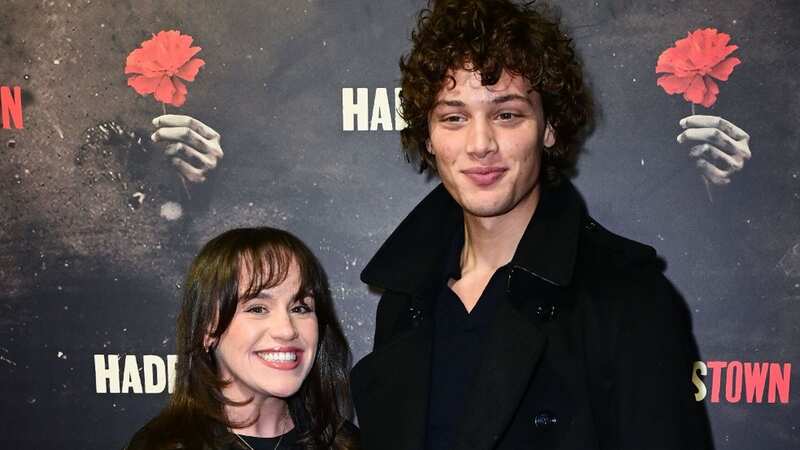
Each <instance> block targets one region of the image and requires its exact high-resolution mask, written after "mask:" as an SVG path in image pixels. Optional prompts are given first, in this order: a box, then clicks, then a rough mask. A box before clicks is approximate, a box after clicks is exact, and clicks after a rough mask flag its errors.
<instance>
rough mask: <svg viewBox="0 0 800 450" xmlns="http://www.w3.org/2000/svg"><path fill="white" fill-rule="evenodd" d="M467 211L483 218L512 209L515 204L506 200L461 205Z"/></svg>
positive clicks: (495, 215)
mask: <svg viewBox="0 0 800 450" xmlns="http://www.w3.org/2000/svg"><path fill="white" fill-rule="evenodd" d="M461 208H462V209H463V210H464V212H465V213H467V214H469V215H471V216H474V217H481V218H489V217H498V216H502V215H503V214H505V213H507V212H509V211H511V209H512V208H513V204H510V202H509V204H508V205H507V204H506V203H505V202H503V203H501V202H470V203H467V202H465V204H463V205H461Z"/></svg>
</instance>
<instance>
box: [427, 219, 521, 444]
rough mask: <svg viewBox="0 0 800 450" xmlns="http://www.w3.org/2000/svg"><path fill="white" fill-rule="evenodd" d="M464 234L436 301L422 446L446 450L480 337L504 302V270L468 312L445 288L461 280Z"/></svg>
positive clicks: (467, 390)
mask: <svg viewBox="0 0 800 450" xmlns="http://www.w3.org/2000/svg"><path fill="white" fill-rule="evenodd" d="M463 246H464V233H463V231H462V232H461V233H458V234H457V235H456V237H455V239H454V240H453V243H452V245H451V248H450V251H449V254H448V257H447V261H446V266H445V270H444V273H443V276H442V279H441V288H440V290H439V294H438V296H437V298H436V300H435V305H434V313H433V316H434V317H433V321H434V332H433V352H432V357H431V358H432V359H431V390H430V396H429V400H428V422H427V433H426V438H425V447H426V448H427V449H428V450H447V449H449V448H450V447H451V445H452V442H453V438H454V433H455V432H456V426H457V425H458V421H459V419H460V418H461V412H462V411H463V409H464V403H465V399H466V397H467V396H468V395H469V393H470V386H471V385H472V384H473V379H474V377H475V373H476V372H477V370H478V367H479V366H480V363H481V359H482V358H481V355H482V353H483V352H485V351H487V350H486V349H483V348H482V343H483V342H484V341H485V339H484V337H485V336H486V333H487V332H488V330H489V325H490V323H491V321H492V318H493V317H494V315H495V311H496V310H497V305H498V304H499V303H500V302H501V301H503V299H505V295H506V291H505V287H506V282H505V281H506V277H507V275H506V274H507V271H508V269H507V267H501V268H500V269H498V270H497V271H496V272H495V273H494V275H493V276H492V278H491V279H490V280H489V283H488V284H487V285H486V288H485V289H484V291H483V293H481V296H480V297H479V299H478V302H477V303H476V304H475V307H474V308H473V309H472V311H471V312H467V310H466V308H465V307H464V304H463V303H462V302H461V299H460V298H459V297H458V295H456V293H455V292H453V290H452V289H450V286H449V285H448V282H449V280H451V279H453V280H458V279H460V278H461V267H460V255H461V250H462V248H463Z"/></svg>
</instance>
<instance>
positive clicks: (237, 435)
mask: <svg viewBox="0 0 800 450" xmlns="http://www.w3.org/2000/svg"><path fill="white" fill-rule="evenodd" d="M233 434H235V435H236V437H237V438H239V440H240V441H242V444H244V445H246V446H247V448H249V449H250V450H255V449H254V448H253V446H252V445H250V444H248V443H247V441H245V440H244V438H243V437H241V436H240V435H239V433H233ZM285 435H286V433H284V434H282V435H281V438H280V439H278V443H277V444H275V447H273V448H272V450H278V446H280V445H281V441H282V440H283V437H284V436H285Z"/></svg>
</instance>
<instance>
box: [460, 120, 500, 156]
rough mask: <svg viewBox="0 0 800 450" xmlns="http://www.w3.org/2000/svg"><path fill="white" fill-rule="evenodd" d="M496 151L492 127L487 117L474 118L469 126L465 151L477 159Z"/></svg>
mask: <svg viewBox="0 0 800 450" xmlns="http://www.w3.org/2000/svg"><path fill="white" fill-rule="evenodd" d="M496 151H497V141H496V140H495V135H494V128H492V125H491V124H490V123H489V121H488V120H487V119H475V120H473V122H472V126H471V127H470V135H469V142H468V143H467V153H469V154H470V155H471V156H472V157H474V158H477V159H483V158H485V157H486V156H487V155H489V154H491V153H493V152H496Z"/></svg>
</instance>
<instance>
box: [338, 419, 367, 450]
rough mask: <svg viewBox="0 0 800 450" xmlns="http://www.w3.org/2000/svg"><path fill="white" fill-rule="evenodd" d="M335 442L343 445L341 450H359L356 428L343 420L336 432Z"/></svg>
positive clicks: (351, 423)
mask: <svg viewBox="0 0 800 450" xmlns="http://www.w3.org/2000/svg"><path fill="white" fill-rule="evenodd" d="M336 441H337V442H340V443H342V444H344V445H342V447H341V448H344V449H348V450H356V449H360V448H361V445H360V437H359V430H358V427H357V426H356V425H355V424H354V423H353V422H351V421H349V420H345V421H344V423H342V425H341V426H340V427H339V430H338V431H337V432H336Z"/></svg>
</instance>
